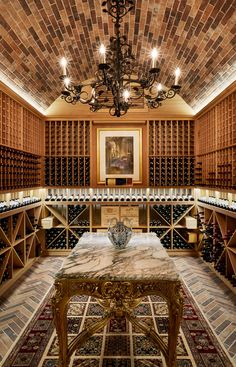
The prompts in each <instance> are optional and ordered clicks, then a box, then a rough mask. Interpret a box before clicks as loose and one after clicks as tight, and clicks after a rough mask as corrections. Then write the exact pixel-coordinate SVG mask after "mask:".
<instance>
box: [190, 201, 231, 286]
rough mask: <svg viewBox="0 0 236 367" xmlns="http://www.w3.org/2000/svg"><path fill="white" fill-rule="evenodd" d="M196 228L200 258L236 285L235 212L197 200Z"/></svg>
mask: <svg viewBox="0 0 236 367" xmlns="http://www.w3.org/2000/svg"><path fill="white" fill-rule="evenodd" d="M198 228H199V231H200V234H199V241H198V248H197V250H198V251H199V252H200V253H201V255H202V258H203V259H204V260H205V261H206V262H207V263H208V264H210V266H211V268H213V269H214V270H215V271H216V272H218V273H219V274H220V275H222V276H223V277H224V278H226V279H227V280H228V281H229V282H230V283H231V284H232V285H233V286H236V213H234V212H232V211H229V210H225V209H221V208H217V207H214V206H212V205H208V204H204V203H202V202H198Z"/></svg>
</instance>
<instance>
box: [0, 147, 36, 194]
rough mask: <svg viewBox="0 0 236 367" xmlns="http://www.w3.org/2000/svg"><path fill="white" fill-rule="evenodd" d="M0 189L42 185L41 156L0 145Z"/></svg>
mask: <svg viewBox="0 0 236 367" xmlns="http://www.w3.org/2000/svg"><path fill="white" fill-rule="evenodd" d="M0 166H1V171H0V190H3V191H4V190H5V191H6V190H17V189H20V188H27V187H37V186H41V185H42V177H41V174H42V167H41V156H38V155H35V154H31V153H27V152H23V151H21V150H16V149H13V148H8V147H5V146H1V145H0Z"/></svg>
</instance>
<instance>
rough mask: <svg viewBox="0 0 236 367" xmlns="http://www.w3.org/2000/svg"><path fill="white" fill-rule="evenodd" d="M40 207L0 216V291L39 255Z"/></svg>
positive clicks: (18, 210)
mask: <svg viewBox="0 0 236 367" xmlns="http://www.w3.org/2000/svg"><path fill="white" fill-rule="evenodd" d="M40 216H41V203H39V202H37V203H34V204H29V205H26V206H23V207H19V208H16V209H12V210H9V211H7V212H4V213H0V291H1V293H2V292H3V291H5V290H6V289H7V287H8V286H9V285H10V284H11V283H12V281H13V280H15V279H16V278H17V276H18V275H20V274H21V273H22V272H23V271H24V270H25V269H26V268H27V267H29V266H30V265H31V264H32V262H33V261H34V260H35V259H36V258H37V257H38V256H39V255H40V253H41V236H40V229H39V224H40Z"/></svg>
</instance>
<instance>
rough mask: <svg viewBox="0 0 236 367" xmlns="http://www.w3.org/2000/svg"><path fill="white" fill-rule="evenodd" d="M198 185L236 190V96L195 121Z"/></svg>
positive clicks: (220, 103)
mask: <svg viewBox="0 0 236 367" xmlns="http://www.w3.org/2000/svg"><path fill="white" fill-rule="evenodd" d="M195 155H196V167H195V184H196V185H198V186H207V187H218V188H222V189H236V92H233V93H231V94H230V95H229V96H227V97H226V98H224V99H223V100H222V101H221V102H219V103H218V104H216V105H215V106H214V107H212V109H211V110H209V111H207V112H206V113H204V114H203V115H202V116H200V117H199V118H198V119H197V120H196V121H195Z"/></svg>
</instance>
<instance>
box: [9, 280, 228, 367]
mask: <svg viewBox="0 0 236 367" xmlns="http://www.w3.org/2000/svg"><path fill="white" fill-rule="evenodd" d="M183 293H184V314H183V319H182V323H181V330H180V333H179V340H178V348H177V366H178V367H209V366H211V367H224V366H225V367H233V365H232V363H231V362H230V360H229V359H228V357H227V355H226V354H225V353H224V351H223V349H222V348H221V346H220V344H219V342H218V341H217V339H216V337H215V335H214V334H213V332H212V331H211V328H210V327H209V325H208V324H207V322H206V321H205V319H204V317H203V316H202V314H201V312H200V310H199V308H198V306H197V305H196V303H195V301H194V300H193V298H192V296H191V294H190V293H189V292H188V290H187V289H186V287H185V286H184V287H183ZM51 295H52V290H51V291H50V292H49V294H48V295H47V297H46V298H45V299H44V301H43V302H42V304H41V306H40V309H39V310H38V311H37V313H36V314H35V315H34V318H33V319H32V320H31V322H30V323H29V325H28V327H27V328H26V330H25V331H24V333H23V335H22V336H21V338H20V339H19V340H18V342H17V344H16V345H15V347H14V349H13V351H12V352H11V353H10V355H9V356H8V358H7V359H6V360H5V362H4V363H3V367H58V343H57V337H56V331H55V329H54V325H53V320H52V310H51V305H50V298H51ZM102 315H103V309H102V307H101V306H100V305H99V304H98V303H97V302H96V299H94V298H92V297H87V296H80V297H74V298H73V299H72V300H71V302H70V305H69V309H68V335H69V338H71V337H73V336H75V335H76V334H77V333H78V332H79V331H81V330H82V329H84V328H86V327H87V326H88V325H89V324H90V323H92V322H94V320H97V319H98V318H99V317H101V316H102ZM135 315H136V316H137V317H139V318H140V319H141V321H144V322H146V323H147V324H149V325H152V327H154V328H155V330H157V331H158V332H159V333H160V334H162V335H163V337H164V338H167V332H168V317H167V305H166V303H165V302H164V300H163V299H162V298H160V297H157V296H150V297H146V298H144V299H143V301H142V302H141V303H140V304H139V306H137V308H136V309H135ZM70 367H166V364H165V360H164V357H163V355H162V354H161V352H160V350H159V349H158V347H157V346H156V345H154V344H153V343H152V342H151V341H150V340H149V339H148V338H147V337H146V336H144V335H143V334H142V333H141V332H140V331H139V330H138V329H136V327H133V326H132V325H131V324H130V323H129V322H128V321H126V320H125V319H112V320H111V321H110V322H109V323H108V324H107V326H106V327H105V328H104V329H101V330H99V332H98V333H96V334H95V335H94V336H92V337H91V338H90V339H88V340H87V342H85V343H84V344H82V345H80V346H79V347H78V349H77V350H76V351H75V352H74V354H73V355H72V358H71V363H70Z"/></svg>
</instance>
